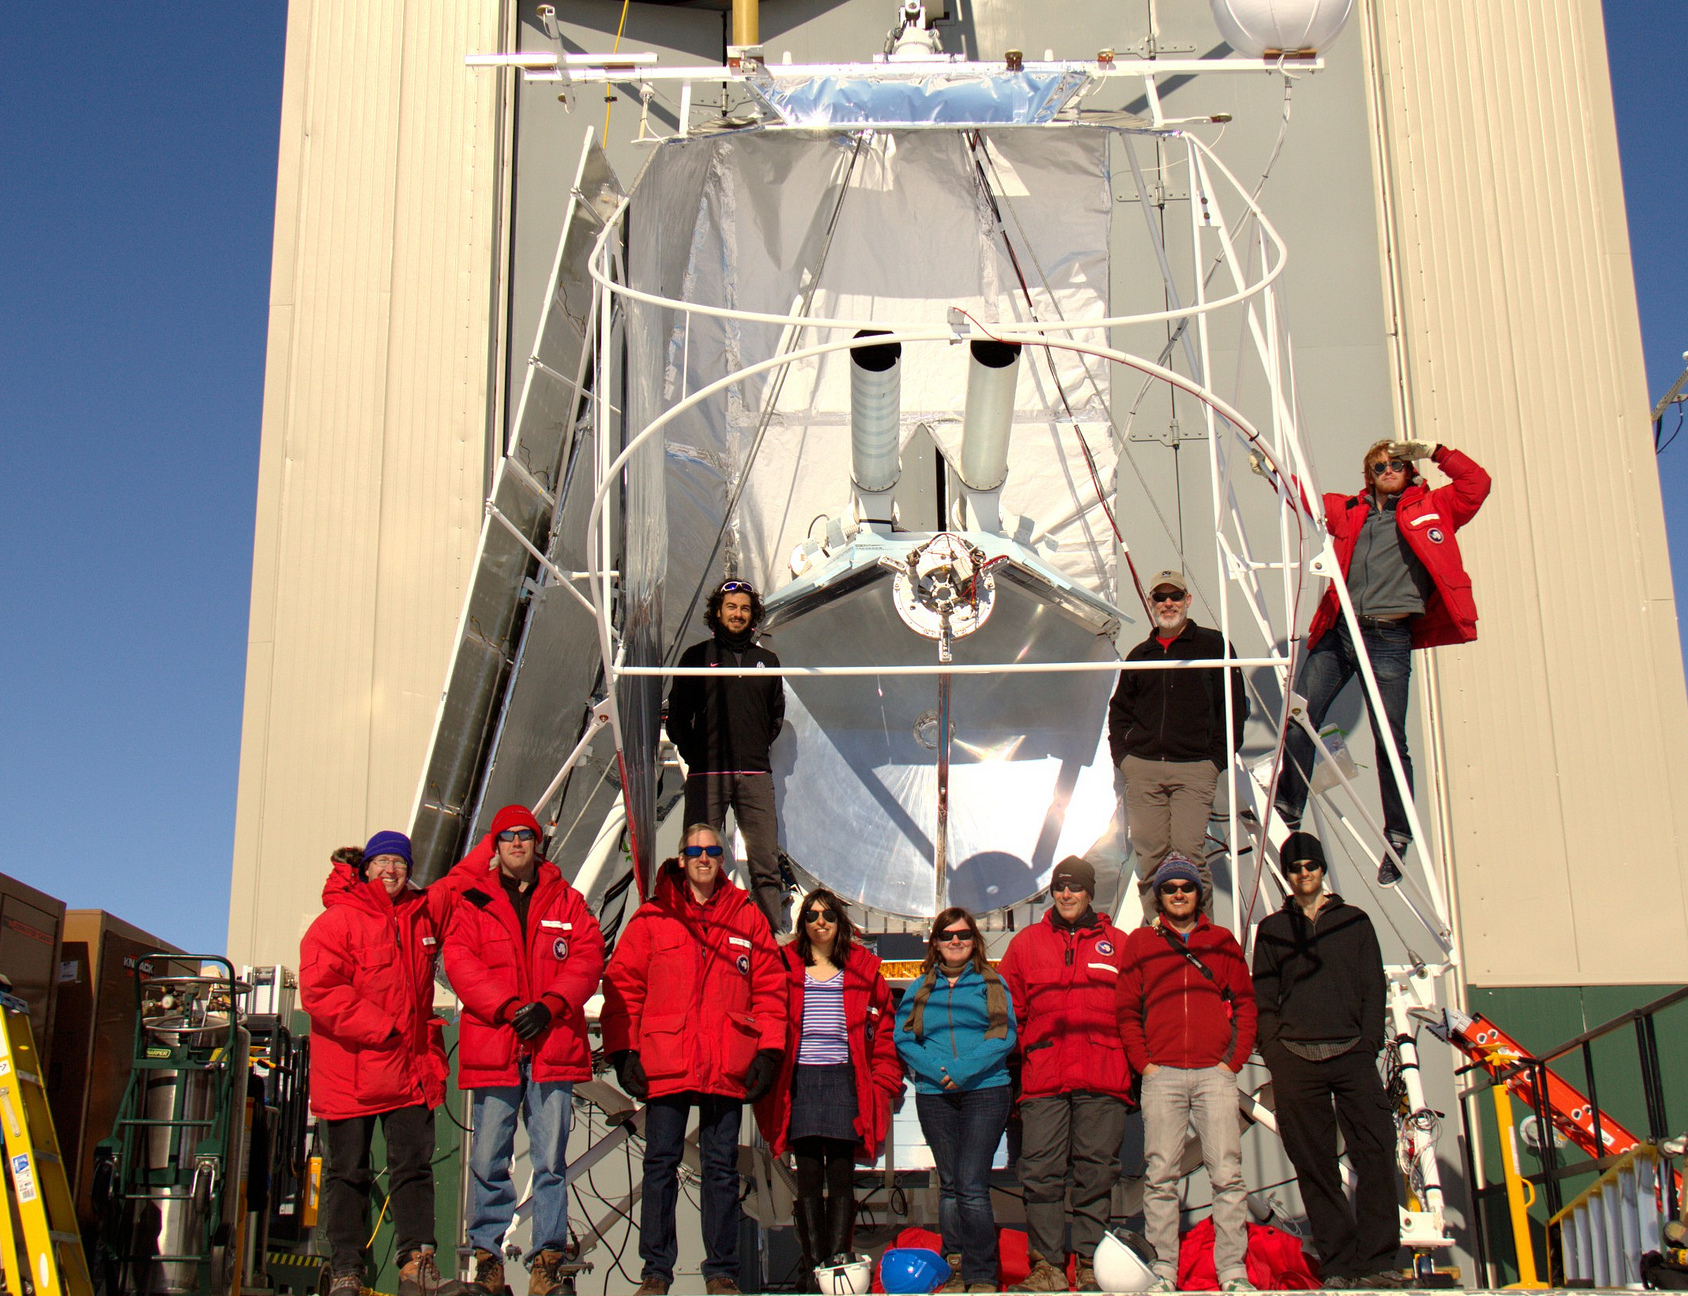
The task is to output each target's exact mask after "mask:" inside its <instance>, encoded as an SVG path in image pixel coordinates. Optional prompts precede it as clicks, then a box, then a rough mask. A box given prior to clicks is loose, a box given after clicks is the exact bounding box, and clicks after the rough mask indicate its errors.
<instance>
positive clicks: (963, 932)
mask: <svg viewBox="0 0 1688 1296" xmlns="http://www.w3.org/2000/svg"><path fill="white" fill-rule="evenodd" d="M972 939H973V933H972V932H970V931H968V930H967V929H966V928H965V927H960V928H957V927H950V928H946V929H945V930H943V931H941V932H939V933H938V934H937V935H936V936H934V937H933V938H932V943H933V944H934V945H966V944H967V943H969V942H970V941H971V940H972Z"/></svg>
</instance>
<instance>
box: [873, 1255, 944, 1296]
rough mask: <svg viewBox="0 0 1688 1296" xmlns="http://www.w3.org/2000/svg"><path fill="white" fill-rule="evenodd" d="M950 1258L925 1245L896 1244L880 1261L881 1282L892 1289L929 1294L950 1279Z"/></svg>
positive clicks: (897, 1291)
mask: <svg viewBox="0 0 1688 1296" xmlns="http://www.w3.org/2000/svg"><path fill="white" fill-rule="evenodd" d="M949 1276H950V1267H949V1262H948V1261H947V1260H945V1259H944V1258H943V1256H941V1255H939V1254H938V1253H937V1252H936V1251H928V1250H927V1249H926V1248H925V1247H892V1248H891V1249H890V1250H889V1251H887V1252H886V1253H885V1255H884V1257H883V1258H882V1259H881V1260H880V1261H879V1285H880V1286H882V1287H883V1288H885V1290H886V1291H887V1292H888V1293H893V1294H895V1293H905V1294H908V1293H919V1296H926V1294H927V1293H928V1292H933V1291H936V1290H937V1289H938V1288H939V1287H941V1286H943V1284H944V1283H946V1282H948V1281H949Z"/></svg>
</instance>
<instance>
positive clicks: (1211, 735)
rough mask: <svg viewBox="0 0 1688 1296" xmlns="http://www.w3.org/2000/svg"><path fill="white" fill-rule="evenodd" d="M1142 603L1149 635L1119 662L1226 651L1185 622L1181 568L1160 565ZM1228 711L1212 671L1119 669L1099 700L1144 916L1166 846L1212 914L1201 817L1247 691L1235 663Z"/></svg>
mask: <svg viewBox="0 0 1688 1296" xmlns="http://www.w3.org/2000/svg"><path fill="white" fill-rule="evenodd" d="M1149 608H1150V620H1151V621H1152V622H1153V625H1152V626H1151V628H1150V630H1149V637H1148V638H1147V639H1145V640H1143V642H1142V643H1140V644H1138V645H1137V646H1136V647H1135V648H1133V649H1132V650H1131V651H1130V652H1129V653H1127V654H1126V655H1125V659H1126V661H1130V662H1139V661H1191V660H1202V659H1204V658H1210V659H1215V660H1216V659H1218V658H1221V657H1224V656H1226V655H1227V654H1226V652H1225V638H1224V636H1223V635H1221V634H1220V633H1219V632H1218V631H1217V630H1209V629H1207V627H1205V626H1199V625H1197V624H1196V623H1195V622H1194V621H1192V620H1190V586H1189V584H1188V583H1187V582H1186V581H1185V580H1184V574H1183V573H1182V572H1175V571H1163V572H1161V573H1160V575H1158V576H1156V577H1155V578H1154V580H1152V581H1150V582H1149ZM1230 655H1231V656H1233V657H1234V656H1235V655H1236V654H1235V653H1234V652H1233V653H1231V654H1230ZM1230 716H1231V723H1230V725H1229V726H1227V725H1226V713H1225V676H1224V674H1223V673H1222V672H1221V671H1220V669H1219V668H1218V667H1212V668H1208V669H1201V668H1196V669H1187V670H1126V671H1121V672H1120V673H1119V685H1118V687H1116V688H1115V689H1114V697H1113V701H1112V702H1110V703H1109V704H1108V748H1109V750H1110V751H1111V752H1112V753H1113V758H1114V764H1115V765H1117V766H1118V767H1119V771H1120V774H1121V775H1122V776H1123V777H1124V779H1125V817H1126V825H1127V827H1128V828H1129V829H1130V831H1131V849H1132V852H1133V853H1134V854H1135V855H1136V858H1137V896H1138V899H1139V900H1140V901H1141V902H1142V905H1143V921H1144V922H1150V921H1152V920H1153V919H1154V916H1155V897H1154V893H1153V892H1152V891H1151V890H1150V888H1149V879H1151V878H1152V877H1154V875H1155V870H1156V869H1158V868H1159V867H1160V865H1161V861H1162V860H1164V859H1165V858H1166V856H1167V852H1168V851H1177V852H1178V853H1179V854H1180V855H1182V856H1183V857H1184V858H1185V859H1188V860H1193V861H1195V864H1196V867H1197V868H1199V869H1200V870H1201V875H1202V897H1203V900H1202V904H1203V909H1202V912H1203V913H1205V914H1207V915H1208V916H1209V917H1210V918H1211V917H1212V916H1213V875H1212V874H1211V873H1210V872H1209V871H1208V867H1207V820H1208V816H1209V815H1210V814H1211V813H1212V811H1213V792H1214V788H1215V787H1216V786H1217V785H1218V782H1219V771H1220V770H1222V769H1224V768H1225V766H1226V765H1227V764H1229V763H1230V760H1231V753H1232V752H1233V751H1235V750H1236V749H1237V748H1239V747H1241V746H1242V742H1243V723H1244V722H1245V721H1246V720H1247V719H1248V694H1247V691H1246V690H1245V688H1244V686H1243V673H1242V671H1241V670H1239V669H1236V668H1232V671H1231V712H1230ZM1227 728H1229V734H1227ZM1122 921H1123V920H1122Z"/></svg>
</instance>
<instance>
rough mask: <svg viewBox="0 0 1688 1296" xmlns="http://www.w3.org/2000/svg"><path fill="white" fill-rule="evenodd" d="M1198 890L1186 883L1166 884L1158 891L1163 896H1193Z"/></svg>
mask: <svg viewBox="0 0 1688 1296" xmlns="http://www.w3.org/2000/svg"><path fill="white" fill-rule="evenodd" d="M1198 889H1199V888H1197V887H1193V886H1191V885H1190V884H1189V883H1188V882H1168V883H1167V884H1166V885H1165V886H1163V887H1162V888H1161V889H1160V893H1161V894H1162V895H1163V896H1175V895H1195V894H1196V891H1197V890H1198Z"/></svg>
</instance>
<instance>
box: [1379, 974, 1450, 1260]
mask: <svg viewBox="0 0 1688 1296" xmlns="http://www.w3.org/2000/svg"><path fill="white" fill-rule="evenodd" d="M1414 983H1422V984H1421V985H1416V986H1415V984H1414ZM1424 990H1429V991H1431V992H1432V993H1433V992H1434V980H1433V978H1432V977H1431V976H1430V974H1429V973H1428V972H1427V973H1426V974H1425V975H1424V976H1422V977H1420V976H1417V975H1416V974H1415V973H1414V972H1412V971H1411V970H1408V971H1406V972H1404V973H1397V974H1394V975H1391V976H1390V978H1389V992H1388V1005H1389V1030H1390V1034H1391V1036H1392V1037H1393V1038H1394V1040H1395V1047H1396V1050H1397V1053H1398V1056H1399V1057H1400V1060H1401V1061H1400V1067H1401V1070H1400V1074H1401V1083H1402V1086H1403V1087H1404V1088H1405V1090H1406V1095H1407V1117H1406V1119H1407V1121H1408V1125H1407V1128H1405V1129H1404V1130H1403V1131H1402V1135H1401V1136H1402V1137H1403V1138H1404V1139H1406V1140H1407V1141H1408V1143H1409V1145H1410V1148H1411V1156H1410V1162H1409V1163H1410V1164H1411V1166H1412V1167H1413V1168H1414V1169H1416V1170H1417V1172H1418V1185H1417V1193H1416V1195H1417V1196H1418V1199H1419V1207H1420V1209H1419V1211H1418V1212H1417V1215H1418V1216H1419V1217H1420V1218H1417V1219H1414V1218H1413V1214H1414V1213H1413V1212H1404V1213H1403V1217H1404V1218H1403V1222H1404V1223H1409V1222H1410V1223H1411V1224H1412V1225H1414V1227H1411V1228H1403V1230H1402V1232H1403V1234H1407V1235H1413V1237H1414V1242H1410V1243H1404V1244H1405V1245H1414V1244H1415V1243H1416V1244H1417V1245H1419V1246H1423V1245H1426V1244H1427V1239H1428V1238H1436V1239H1440V1240H1439V1241H1435V1242H1430V1243H1428V1244H1429V1245H1438V1246H1452V1245H1453V1239H1452V1238H1451V1237H1449V1236H1448V1230H1447V1201H1446V1199H1445V1197H1444V1196H1443V1193H1442V1169H1441V1167H1440V1166H1439V1165H1438V1164H1437V1162H1436V1140H1435V1138H1434V1137H1433V1136H1432V1134H1431V1133H1430V1131H1428V1130H1424V1131H1421V1130H1419V1129H1417V1128H1416V1120H1417V1118H1418V1117H1420V1116H1421V1115H1424V1116H1428V1117H1430V1118H1431V1119H1434V1117H1433V1116H1432V1115H1431V1113H1430V1107H1429V1104H1428V1103H1427V1102H1426V1101H1425V1098H1424V1077H1423V1076H1422V1075H1421V1074H1420V1072H1419V1065H1418V1043H1417V1033H1418V1031H1417V1023H1416V1022H1414V1021H1413V1018H1412V1010H1413V1009H1414V1008H1427V1007H1430V1006H1432V1005H1431V1004H1430V1003H1429V1002H1428V1001H1427V996H1426V995H1425V994H1423V993H1422V991H1424ZM1397 1119H1400V1118H1399V1116H1397Z"/></svg>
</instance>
